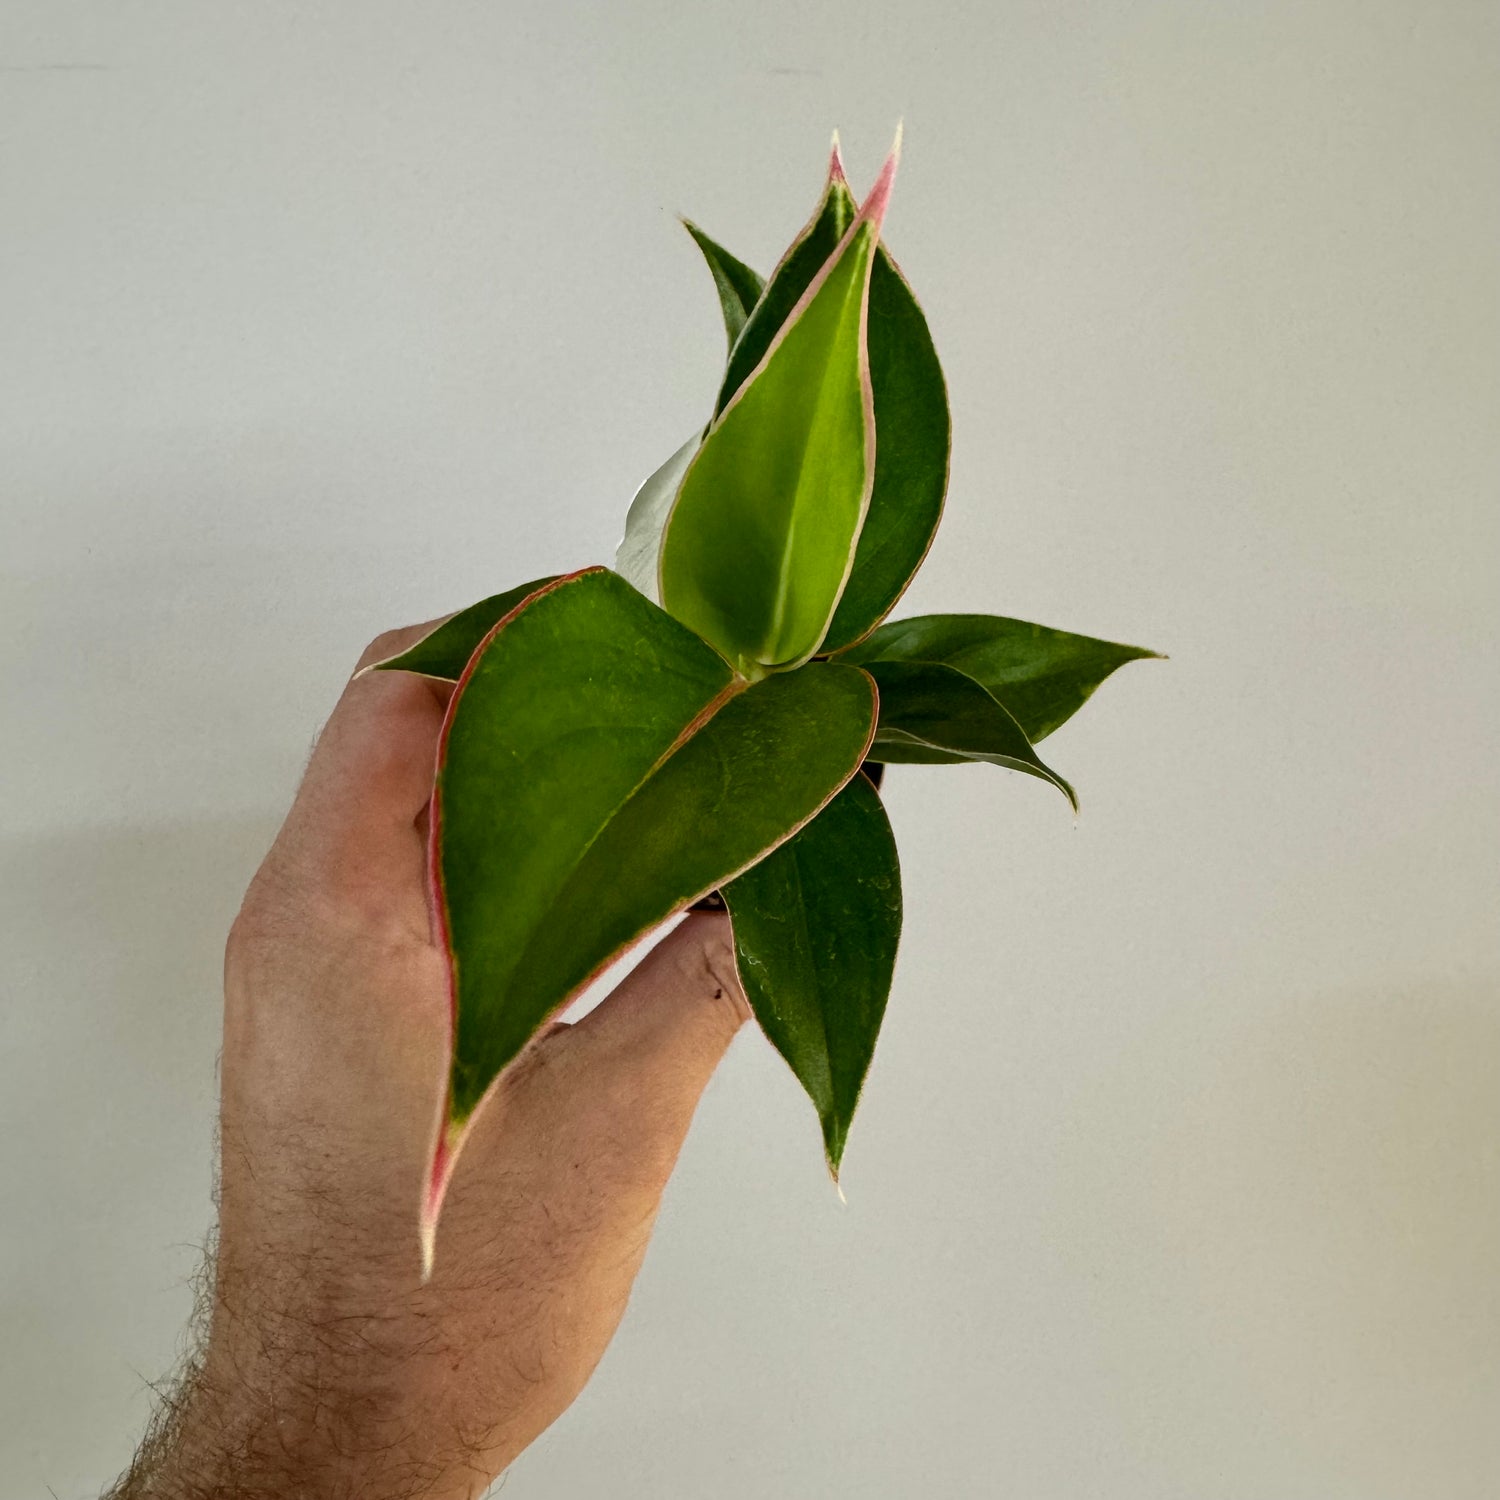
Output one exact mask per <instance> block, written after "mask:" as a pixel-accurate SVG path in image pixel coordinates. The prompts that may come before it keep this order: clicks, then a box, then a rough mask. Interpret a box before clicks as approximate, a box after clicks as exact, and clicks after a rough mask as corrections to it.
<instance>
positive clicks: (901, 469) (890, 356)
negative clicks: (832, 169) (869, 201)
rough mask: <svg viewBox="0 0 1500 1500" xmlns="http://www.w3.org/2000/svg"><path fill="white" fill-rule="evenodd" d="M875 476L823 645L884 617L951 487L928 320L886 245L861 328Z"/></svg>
mask: <svg viewBox="0 0 1500 1500" xmlns="http://www.w3.org/2000/svg"><path fill="white" fill-rule="evenodd" d="M867 340H868V345H869V359H870V387H871V391H872V393H873V396H874V404H875V482H874V484H873V486H872V487H871V490H870V508H869V511H868V512H867V513H866V515H865V523H864V526H863V527H862V528H861V530H860V533H859V544H858V546H857V547H856V549H855V552H854V567H853V568H852V569H851V570H850V573H849V582H848V583H847V584H846V585H845V588H844V592H843V596H842V597H841V598H840V599H839V605H838V609H837V610H835V612H834V616H833V621H832V623H831V624H830V625H829V627H828V634H827V636H826V637H825V639H824V642H823V649H824V650H825V651H834V650H837V649H838V648H839V647H840V646H845V645H848V644H849V642H851V641H855V640H858V639H859V638H860V637H861V636H863V635H865V634H866V633H867V632H868V631H870V630H872V629H873V628H874V627H875V626H876V625H878V624H879V623H880V621H881V620H883V619H884V618H885V617H886V615H888V614H889V613H890V612H891V610H892V609H893V608H894V607H895V605H896V601H897V600H898V599H899V598H900V597H901V595H902V594H903V593H904V592H905V591H906V586H907V584H909V583H910V582H911V580H912V577H913V575H914V574H915V573H916V571H917V569H918V568H919V567H921V566H922V559H923V558H925V557H926V556H927V550H928V548H929V547H931V545H932V538H933V536H934V534H935V533H936V531H937V528H938V522H939V521H940V520H941V519H942V515H943V496H944V495H945V494H946V493H947V489H948V451H949V443H950V437H951V432H952V424H951V422H950V420H949V416H948V388H947V385H946V384H945V382H944V380H943V367H942V365H941V364H940V363H939V362H938V357H937V350H936V349H935V348H934V347H933V343H932V334H931V333H930V332H929V331H928V328H927V319H926V318H925V317H924V316H923V314H922V309H921V307H920V306H919V304H918V302H917V299H916V297H915V296H913V295H912V290H911V287H910V286H909V285H908V284H907V281H906V278H905V277H904V276H903V275H902V274H901V270H900V268H899V267H898V266H897V265H896V262H895V261H894V260H892V259H891V256H890V253H889V252H888V251H887V250H886V248H885V247H884V245H882V246H881V247H880V250H879V253H878V254H877V255H876V257H875V265H874V268H873V269H872V271H871V274H870V319H869V327H868V331H867Z"/></svg>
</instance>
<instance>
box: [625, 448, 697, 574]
mask: <svg viewBox="0 0 1500 1500" xmlns="http://www.w3.org/2000/svg"><path fill="white" fill-rule="evenodd" d="M701 441H702V434H701V433H697V432H695V433H694V434H693V435H692V437H690V438H689V439H688V440H687V442H685V443H684V444H683V445H682V447H680V448H679V449H678V450H677V451H676V452H675V453H674V454H673V455H672V456H671V458H669V459H668V460H667V461H666V463H664V464H663V465H662V466H661V468H659V469H658V470H657V471H656V472H655V473H654V474H653V475H651V477H650V478H649V479H648V480H646V482H645V483H644V484H643V485H642V486H641V487H640V489H638V490H637V491H636V492H635V499H634V500H632V501H631V502H630V510H629V512H628V513H627V514H626V516H625V535H624V536H623V537H622V538H621V539H620V545H619V546H618V547H616V548H615V572H616V573H618V574H619V575H620V576H621V577H622V578H624V579H627V580H628V581H629V582H630V583H632V584H634V585H635V587H636V588H638V589H639V590H640V591H641V593H643V594H644V595H645V596H646V597H647V598H648V599H649V600H650V601H651V602H652V603H653V604H660V603H661V597H660V595H659V594H658V593H657V578H656V573H657V566H658V564H659V562H660V559H661V534H662V532H663V531H664V530H665V529H666V524H667V517H668V516H669V515H671V513H672V502H673V501H674V500H675V499H676V498H677V487H678V485H680V484H681V483H682V476H683V475H684V474H686V473H687V466H688V465H689V464H690V463H691V462H692V460H693V455H694V454H695V453H696V452H697V451H698V444H699V443H700V442H701Z"/></svg>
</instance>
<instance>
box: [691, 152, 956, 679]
mask: <svg viewBox="0 0 1500 1500" xmlns="http://www.w3.org/2000/svg"><path fill="white" fill-rule="evenodd" d="M856 211H857V210H856V208H855V204H854V198H853V196H852V195H851V193H850V192H849V186H848V183H847V182H846V181H845V179H844V175H843V166H842V164H841V163H840V161H839V158H838V154H837V152H835V153H834V156H833V159H832V162H831V164H830V168H829V176H828V183H827V186H826V187H825V189H824V192H823V197H822V199H821V201H820V202H819V204H818V208H817V211H816V212H815V213H814V214H813V217H812V219H811V220H810V221H809V222H808V224H807V226H806V227H805V228H804V229H803V230H802V232H801V233H800V234H799V235H798V237H797V239H796V240H795V241H794V242H793V244H792V247H791V249H790V250H788V252H787V253H786V255H784V256H783V257H782V260H781V263H780V265H778V266H777V268H776V270H775V271H774V272H773V273H772V276H771V279H770V281H769V282H767V284H766V287H765V290H764V292H763V294H762V297H761V300H760V302H759V304H758V305H757V306H756V308H755V312H754V315H753V317H752V318H751V319H750V321H749V323H748V324H747V325H746V328H745V331H744V332H743V333H742V334H741V336H740V340H739V342H738V343H737V344H736V345H735V346H734V348H733V349H732V350H731V352H730V357H729V365H728V368H727V370H726V372H725V376H724V381H723V385H722V387H721V389H720V391H719V401H718V407H717V409H718V410H722V409H723V407H724V405H725V403H726V402H727V401H728V400H729V398H730V397H731V396H733V394H734V393H735V391H737V390H738V389H739V388H740V386H741V385H742V384H743V382H744V380H745V377H746V376H747V375H748V374H749V373H750V371H751V370H752V369H754V367H755V365H756V364H757V363H758V362H759V361H760V359H761V358H762V357H763V356H764V354H765V352H766V349H767V348H768V347H769V346H770V343H771V340H772V339H773V338H774V337H775V335H776V332H777V330H778V329H779V328H780V327H781V324H782V323H783V322H784V321H785V320H786V317H787V314H788V313H789V312H790V311H791V309H792V307H793V306H795V304H796V302H797V301H798V299H799V298H800V297H801V295H802V294H803V292H805V291H806V289H807V286H808V284H809V283H810V282H811V281H812V279H813V277H814V276H815V275H816V274H817V272H818V271H819V270H820V269H821V267H822V265H823V263H824V261H825V260H826V259H827V257H828V256H829V255H831V254H832V253H833V250H834V248H835V246H837V244H838V242H839V240H840V239H841V238H842V236H843V235H844V233H845V232H846V230H847V229H848V226H849V225H850V224H851V223H852V222H853V220H854V216H855V213H856ZM866 342H867V348H868V361H869V367H870V391H871V399H872V403H873V406H874V412H875V434H876V436H875V477H874V480H873V482H872V484H871V488H870V503H869V507H868V510H867V511H866V514H865V520H864V525H863V526H862V527H861V529H860V534H859V542H858V545H857V547H856V549H855V553H854V566H853V568H852V569H851V570H850V573H849V581H848V583H847V584H846V585H845V587H844V592H843V595H842V597H841V598H840V600H839V604H838V609H837V611H836V612H835V614H834V617H833V620H832V622H831V623H830V625H829V627H828V633H827V637H826V639H825V641H824V644H823V649H825V650H829V651H834V650H837V649H839V648H840V647H842V646H846V645H848V644H849V643H850V642H851V641H856V640H858V639H859V638H860V637H861V636H863V635H865V634H866V633H867V632H869V631H870V630H871V629H873V628H874V626H876V625H877V624H878V623H879V622H880V621H881V620H883V619H884V618H885V616H886V615H887V614H889V613H890V611H891V610H892V609H893V608H894V607H895V604H896V601H897V600H898V599H899V598H900V597H901V595H902V593H903V592H904V591H905V589H906V586H907V584H908V583H910V582H911V580H912V576H913V575H914V574H915V573H916V571H917V569H918V568H919V567H920V566H921V565H922V559H923V558H924V557H926V555H927V551H928V548H929V547H930V546H931V545H932V538H933V536H934V534H935V533H936V531H937V527H938V522H939V521H940V520H941V519H942V513H943V498H944V495H945V494H946V492H947V488H948V454H949V447H950V442H951V433H952V424H951V420H950V418H949V414H948V390H947V385H946V383H945V381H944V379H943V369H942V365H941V364H940V363H939V361H938V356H937V350H936V348H935V347H934V346H933V342H932V334H931V333H930V331H929V330H928V327H927V319H926V316H925V315H924V314H923V312H922V308H921V305H920V304H919V303H918V302H917V299H916V297H915V295H914V294H913V292H912V290H911V287H910V285H909V284H908V283H907V280H906V278H905V277H904V276H903V275H902V273H901V270H900V267H898V266H897V264H896V262H895V260H894V259H892V257H891V254H890V252H889V251H888V250H887V249H886V248H885V246H884V245H883V244H882V245H881V246H879V248H878V249H877V251H876V256H875V263H874V265H873V266H872V268H871V272H870V304H869V318H868V324H867V330H866Z"/></svg>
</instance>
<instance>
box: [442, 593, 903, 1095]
mask: <svg viewBox="0 0 1500 1500" xmlns="http://www.w3.org/2000/svg"><path fill="white" fill-rule="evenodd" d="M873 716H874V691H873V688H872V685H871V683H870V680H869V678H868V677H867V676H866V675H865V674H864V673H863V672H862V671H860V670H859V669H858V668H854V667H845V666H839V665H830V664H822V663H819V664H817V665H814V666H812V667H810V668H808V669H807V670H806V671H804V672H798V673H795V674H789V675H788V676H786V677H784V678H782V677H778V678H773V679H768V680H767V681H766V682H764V683H761V684H759V685H758V686H756V687H753V688H748V689H747V688H745V687H744V685H743V684H742V683H739V682H737V681H734V680H733V679H732V678H731V674H730V672H729V669H728V667H727V666H726V665H725V663H724V662H723V660H722V659H721V658H720V657H719V656H718V655H717V654H716V653H714V652H713V651H711V650H710V649H709V648H708V647H707V646H706V645H704V644H703V642H702V641H700V640H698V639H696V638H695V637H694V636H693V635H692V634H691V632H689V631H687V630H686V629H684V628H683V627H682V626H681V625H679V624H678V623H677V622H676V621H674V620H672V619H671V618H670V617H669V616H667V615H665V614H664V613H663V612H662V611H660V610H659V609H657V608H656V607H655V606H654V605H652V604H651V603H650V602H649V601H647V600H646V599H644V598H642V597H641V595H640V594H638V593H637V592H635V591H634V590H633V589H631V588H630V587H629V585H628V584H626V583H625V582H624V580H622V579H620V578H619V577H618V576H617V575H615V574H613V573H609V572H606V571H604V570H602V569H599V570H595V571H591V572H588V573H584V574H580V575H576V576H574V577H573V578H571V579H564V580H561V581H560V582H558V583H557V584H555V585H553V587H552V588H551V589H550V590H548V591H546V592H543V593H541V594H539V595H536V596H535V597H534V598H533V599H532V600H531V601H530V603H529V604H527V606H526V607H525V608H523V609H522V610H521V611H519V612H518V613H517V614H515V615H513V616H512V617H511V618H510V619H509V620H508V621H507V623H506V624H505V625H503V626H502V627H501V629H500V630H499V631H497V632H496V634H495V635H494V637H493V638H492V639H491V640H490V641H489V642H488V643H487V644H486V645H485V646H484V647H483V648H482V649H481V650H480V651H479V652H478V653H477V655H476V656H475V658H474V661H473V664H472V666H471V667H470V669H469V671H468V673H467V674H466V676H465V678H464V679H463V680H462V681H461V683H460V685H459V689H458V691H457V692H456V693H455V695H454V699H453V702H452V704H451V705H450V708H449V713H448V719H447V723H446V726H445V730H444V736H443V743H442V749H441V753H440V761H439V769H438V778H437V787H436V791H435V795H434V802H433V808H434V818H433V827H434V845H435V852H436V859H435V896H436V905H437V909H438V911H439V912H440V914H441V916H442V919H443V922H444V924H445V931H446V936H447V941H448V945H449V948H450V952H451V956H452V970H453V976H454V989H455V1003H456V1038H455V1051H454V1059H453V1070H452V1081H451V1086H452V1097H451V1106H450V1108H451V1114H452V1117H453V1119H454V1120H455V1121H462V1120H463V1119H464V1118H465V1117H466V1116H467V1115H468V1114H469V1113H470V1112H471V1111H472V1110H473V1108H474V1106H475V1105H476V1104H477V1103H478V1101H479V1099H480V1098H481V1097H482V1096H483V1094H484V1091H485V1090H486V1088H488V1086H489V1084H490V1083H491V1082H492V1081H493V1080H494V1078H495V1076H496V1075H497V1074H498V1073H499V1071H500V1069H501V1068H503V1067H504V1066H505V1065H506V1063H508V1062H509V1061H510V1060H511V1059H512V1058H513V1057H515V1055H516V1054H517V1052H519V1051H520V1049H521V1048H522V1047H523V1046H524V1045H525V1043H526V1041H527V1040H528V1039H529V1038H530V1037H531V1036H532V1035H533V1034H534V1033H535V1031H536V1030H537V1028H538V1027H539V1026H541V1025H542V1023H543V1022H544V1021H545V1020H546V1019H547V1017H548V1016H549V1015H550V1014H551V1013H552V1012H553V1011H555V1010H556V1009H557V1008H558V1007H559V1006H560V1005H562V1004H563V1003H564V1002H565V1001H566V1000H567V999H568V998H569V997H570V996H571V995H572V994H573V993H574V992H575V991H576V990H577V989H578V988H579V987H580V986H581V985H583V984H584V983H586V982H587V980H588V979H589V978H590V977H591V976H592V975H593V974H594V973H596V972H597V971H598V970H599V969H600V968H602V967H603V966H604V965H605V964H607V963H609V962H610V961H611V960H612V959H613V958H615V957H616V956H618V954H619V953H620V952H622V951H623V950H624V949H625V948H627V947H629V946H630V945H631V944H632V943H633V942H635V941H636V940H637V939H638V938H639V937H640V936H641V935H642V934H643V933H645V932H646V931H648V930H649V929H650V928H652V927H654V926H656V925H657V924H658V923H660V922H661V921H663V920H664V919H665V918H667V917H668V916H670V915H671V914H672V913H673V912H675V911H677V910H679V909H681V908H682V907H683V906H685V905H687V904H688V903H689V902H691V901H692V900H694V899H696V898H697V897H698V896H700V895H701V894H702V893H703V892H704V891H706V890H708V889H709V888H711V887H712V886H714V885H716V884H718V883H719V882H721V881H723V880H725V879H728V878H729V877H731V876H733V875H735V874H737V873H738V872H739V871H740V870H741V869H742V868H744V867H745V866H747V865H749V864H751V863H752V862H753V861H754V860H756V859H758V858H759V857H760V856H761V855H762V854H763V853H765V851H766V850H767V849H769V848H771V847H773V846H774V845H775V844H777V843H778V842H780V841H781V840H782V839H784V838H786V837H787V836H788V835H789V834H790V833H791V832H793V831H794V830H795V829H796V828H797V827H798V826H800V825H801V824H802V823H803V822H804V821H806V820H807V819H808V818H810V817H811V816H812V815H813V814H814V813H815V812H816V811H817V810H818V809H819V808H820V807H821V806H822V805H823V804H824V802H826V801H827V800H828V798H830V797H831V796H832V795H833V793H834V792H835V791H837V790H838V788H839V787H840V786H841V785H843V783H844V781H846V780H847V779H848V777H849V776H850V775H852V774H853V773H854V770H855V769H856V767H857V766H858V764H859V762H860V759H861V757H862V755H863V752H864V749H865V747H866V746H867V744H868V742H869V738H870V735H871V733H872V730H873V723H872V720H873Z"/></svg>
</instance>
